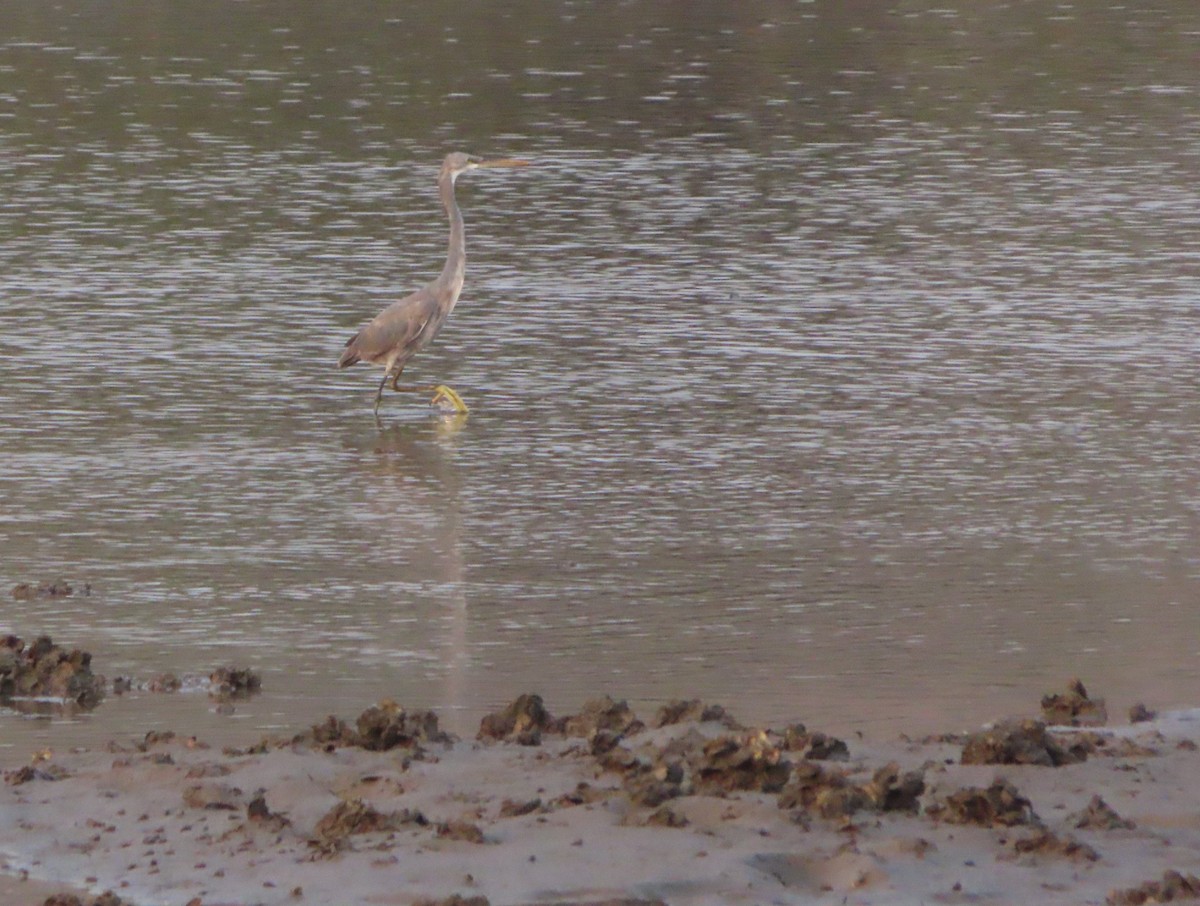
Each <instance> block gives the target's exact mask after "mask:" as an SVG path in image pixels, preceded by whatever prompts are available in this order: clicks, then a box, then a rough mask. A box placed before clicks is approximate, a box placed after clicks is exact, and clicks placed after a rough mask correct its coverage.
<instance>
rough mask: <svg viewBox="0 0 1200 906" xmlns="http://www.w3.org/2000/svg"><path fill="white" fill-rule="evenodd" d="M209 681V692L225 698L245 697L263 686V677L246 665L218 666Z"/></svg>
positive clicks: (215, 696)
mask: <svg viewBox="0 0 1200 906" xmlns="http://www.w3.org/2000/svg"><path fill="white" fill-rule="evenodd" d="M208 681H209V684H210V685H209V692H208V694H209V695H211V696H213V697H214V698H219V699H223V700H224V699H231V698H245V697H247V696H249V695H253V694H254V693H255V692H258V691H259V690H260V689H261V688H262V677H261V676H259V675H258V674H257V673H255V672H254V671H253V670H250V669H248V668H244V667H218V668H217V669H216V670H214V671H213V672H212V673H211V674H210V675H209V677H208Z"/></svg>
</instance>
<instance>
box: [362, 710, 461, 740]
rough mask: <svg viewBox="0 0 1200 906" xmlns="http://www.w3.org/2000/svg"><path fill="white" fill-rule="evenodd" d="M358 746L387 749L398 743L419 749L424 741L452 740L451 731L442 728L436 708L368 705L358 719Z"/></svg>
mask: <svg viewBox="0 0 1200 906" xmlns="http://www.w3.org/2000/svg"><path fill="white" fill-rule="evenodd" d="M355 726H356V727H357V728H358V739H359V742H358V745H359V746H361V747H362V748H364V749H369V750H370V751H372V752H386V751H387V750H388V749H394V748H396V747H397V746H403V747H405V748H417V747H419V746H420V744H421V743H449V742H451V741H452V740H451V737H450V734H448V733H443V732H442V730H441V729H440V728H439V727H438V716H437V715H436V714H435V713H433V712H432V711H406V710H405V709H404V708H402V707H400V706H399V705H398V704H396V703H395V702H393V701H384V702H380V703H379V704H378V705H374V706H373V707H370V708H367V710H365V711H363V713H362V714H360V715H359V716H358V720H357V721H356V722H355Z"/></svg>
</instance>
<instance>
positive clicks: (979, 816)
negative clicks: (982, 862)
mask: <svg viewBox="0 0 1200 906" xmlns="http://www.w3.org/2000/svg"><path fill="white" fill-rule="evenodd" d="M937 815H938V816H939V817H940V818H941V819H942V820H943V821H947V822H949V823H950V824H979V825H982V826H984V827H996V826H1000V827H1014V826H1016V825H1018V824H1033V825H1040V824H1041V822H1040V821H1039V820H1038V817H1037V815H1036V814H1035V813H1034V811H1033V805H1032V804H1031V803H1030V801H1029V800H1028V799H1026V798H1025V797H1024V796H1022V795H1021V794H1020V793H1019V792H1017V788H1016V787H1015V786H1013V785H1012V784H1011V783H1009V782H1008V781H1007V780H1001V779H997V780H995V781H993V782H992V785H991V786H989V787H988V788H987V789H980V788H979V787H973V786H971V787H963V788H962V789H961V790H958V791H957V792H955V793H951V794H950V795H949V796H948V797H946V802H945V804H944V806H942V807H941V808H940V809H938V810H937Z"/></svg>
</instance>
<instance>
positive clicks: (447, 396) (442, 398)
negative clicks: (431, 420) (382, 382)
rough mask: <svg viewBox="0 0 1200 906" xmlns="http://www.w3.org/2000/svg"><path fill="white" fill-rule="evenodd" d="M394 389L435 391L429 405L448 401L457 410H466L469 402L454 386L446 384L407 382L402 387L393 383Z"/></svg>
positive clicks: (417, 391) (415, 391) (404, 391)
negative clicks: (464, 399) (465, 400)
mask: <svg viewBox="0 0 1200 906" xmlns="http://www.w3.org/2000/svg"><path fill="white" fill-rule="evenodd" d="M392 389H393V390H396V391H399V392H400V393H429V392H431V391H432V392H433V399H431V400H430V401H429V405H431V406H436V405H437V404H438V403H441V402H447V403H449V404H450V405H451V406H452V407H453V408H454V411H455V412H459V413H462V412H466V411H467V404H466V403H464V402H463V399H462V397H461V396H459V395H458V393H456V392H455V391H454V390H453V389H452V388H450V387H447V386H446V385H445V384H406V385H405V386H403V387H401V386H400V385H399V384H396V383H394V382H393V383H392Z"/></svg>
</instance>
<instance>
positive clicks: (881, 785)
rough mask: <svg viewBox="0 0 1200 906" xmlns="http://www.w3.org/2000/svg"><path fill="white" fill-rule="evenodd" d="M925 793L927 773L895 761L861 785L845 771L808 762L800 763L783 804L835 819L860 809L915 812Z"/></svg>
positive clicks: (852, 813)
mask: <svg viewBox="0 0 1200 906" xmlns="http://www.w3.org/2000/svg"><path fill="white" fill-rule="evenodd" d="M924 792H925V776H924V773H923V772H922V771H907V772H903V773H902V772H901V771H900V766H899V765H897V764H895V763H889V764H886V765H884V766H883V767H881V768H880V769H879V770H877V771H876V772H875V774H874V775H873V776H872V777H871V779H870V780H869V781H867V782H866V783H865V784H857V783H853V782H851V781H850V779H849V777H848V776H847V775H846V774H844V773H843V772H841V771H838V770H834V769H833V768H826V767H824V766H822V765H819V764H815V763H813V762H807V761H806V762H801V763H800V764H799V765H797V766H796V769H795V771H794V772H793V775H792V779H791V781H790V782H789V783H788V785H787V786H786V787H785V788H784V790H783V791H782V792H781V793H780V795H779V807H780V808H782V809H797V810H799V811H803V812H806V813H810V814H816V815H819V816H820V817H822V818H826V819H831V820H832V819H836V818H849V817H850V816H852V815H854V814H855V813H857V812H860V811H870V812H893V811H902V812H910V813H915V812H917V811H918V810H919V809H920V797H921V795H922V794H923V793H924Z"/></svg>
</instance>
